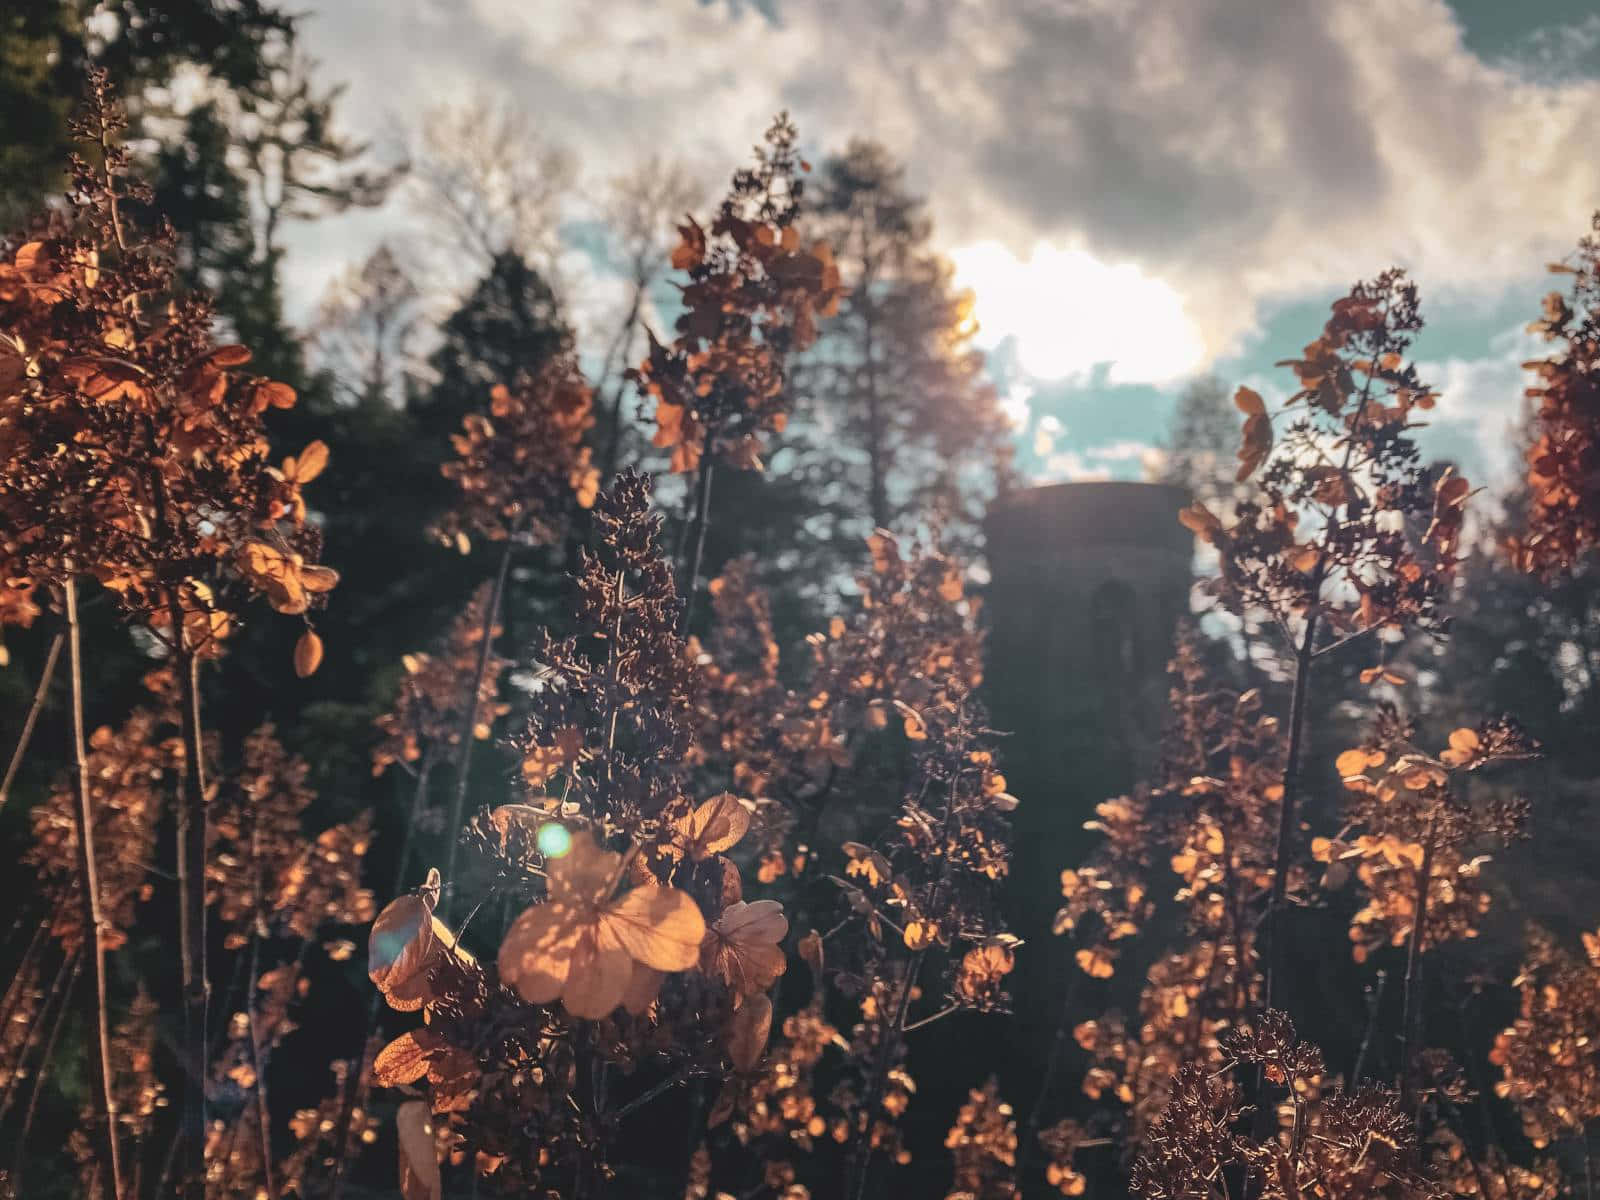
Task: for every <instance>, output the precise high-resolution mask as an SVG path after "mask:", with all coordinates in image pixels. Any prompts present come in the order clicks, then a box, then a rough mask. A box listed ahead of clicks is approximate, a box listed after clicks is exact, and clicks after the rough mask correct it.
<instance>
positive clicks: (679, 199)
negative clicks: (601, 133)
mask: <svg viewBox="0 0 1600 1200" xmlns="http://www.w3.org/2000/svg"><path fill="white" fill-rule="evenodd" d="M704 190H705V189H704V188H703V187H702V186H701V184H700V182H699V181H698V180H697V179H695V177H694V176H693V175H691V174H690V173H689V171H688V170H686V169H685V168H684V166H683V165H682V164H681V163H678V162H674V161H671V160H668V159H663V158H661V157H660V156H659V155H651V156H650V157H649V158H647V159H645V160H644V161H643V162H641V163H639V165H638V166H636V167H634V168H633V169H632V170H629V171H625V172H623V173H622V174H620V175H617V176H616V177H614V178H613V179H612V180H611V182H610V184H609V186H608V187H607V189H606V193H605V197H604V199H603V201H602V204H601V217H602V218H603V220H604V221H605V224H606V228H607V231H608V233H609V235H610V240H611V246H612V249H613V252H614V255H615V261H616V265H617V266H618V268H619V269H620V272H621V274H622V276H623V278H624V279H625V280H626V282H627V286H628V292H627V296H628V299H627V307H626V309H625V310H624V312H623V316H622V319H621V321H620V322H619V323H618V325H617V329H616V332H615V333H614V334H613V335H612V338H611V341H610V343H609V345H608V346H607V347H606V354H605V359H604V360H603V363H602V366H601V374H600V383H599V386H598V388H597V389H596V392H597V395H599V396H600V397H601V400H602V402H603V404H604V408H605V412H606V414H607V417H606V419H607V420H608V421H609V428H608V429H607V430H606V431H605V436H606V449H605V454H604V456H603V457H602V458H601V461H600V468H601V471H602V474H603V477H605V478H609V477H610V476H611V475H613V474H615V472H616V469H617V462H618V458H619V455H620V451H621V446H622V435H623V427H624V421H623V415H622V398H623V394H624V392H625V390H626V389H625V387H624V380H623V371H624V370H625V369H626V368H627V367H628V366H629V364H631V363H632V362H634V346H635V343H636V342H637V340H638V335H639V329H640V326H641V324H642V323H643V321H644V317H645V309H646V307H647V304H648V301H649V295H650V289H651V288H652V287H654V286H655V284H656V283H657V282H658V281H659V280H660V278H661V276H662V275H663V274H664V273H665V271H666V269H667V266H668V262H669V256H670V255H671V253H672V247H673V245H674V244H675V243H676V240H677V224H678V222H679V221H680V220H681V219H682V218H683V215H684V214H685V213H687V212H690V211H691V210H693V209H694V208H695V207H697V206H698V204H699V202H700V201H701V199H702V198H703V195H704ZM608 385H610V388H611V391H610V394H609V396H608V395H607V394H606V388H607V386H608Z"/></svg>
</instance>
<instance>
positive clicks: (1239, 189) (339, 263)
mask: <svg viewBox="0 0 1600 1200" xmlns="http://www.w3.org/2000/svg"><path fill="white" fill-rule="evenodd" d="M303 34H304V40H305V42H306V44H307V46H308V48H309V50H310V51H311V53H312V54H313V55H314V56H315V57H316V58H318V59H319V60H321V64H322V76H323V77H324V78H326V79H328V80H340V81H343V82H344V83H346V84H347V85H348V91H347V92H346V94H345V97H344V99H343V101H342V105H341V113H342V120H343V124H344V126H345V128H346V129H347V130H348V131H349V132H351V133H352V134H355V135H357V136H361V137H368V138H373V139H376V140H377V142H378V144H379V145H380V146H381V145H382V143H383V139H384V137H385V136H387V135H389V134H392V131H393V130H395V129H397V128H405V127H408V126H412V127H414V126H415V125H416V124H417V122H418V121H419V120H420V117H421V114H422V113H423V112H424V111H426V110H427V108H428V107H430V106H431V105H437V104H439V103H457V102H461V101H464V100H467V99H469V98H472V97H489V98H492V99H495V100H498V101H500V102H503V103H505V104H508V105H511V106H514V107H515V108H516V109H518V110H519V111H523V112H525V113H527V114H528V116H529V118H530V120H531V121H532V122H533V123H534V124H535V127H536V128H537V130H538V132H539V135H540V136H541V137H542V138H543V139H545V140H546V141H547V142H548V143H549V144H552V145H559V146H565V147H567V148H568V149H569V150H570V151H572V152H573V154H574V155H576V157H577V160H578V163H579V166H580V170H581V177H582V179H583V180H584V181H585V182H586V184H587V185H588V186H589V187H591V188H592V187H593V186H595V183H596V181H600V180H604V179H606V178H608V177H609V176H611V175H614V174H616V173H618V172H620V171H622V170H625V169H626V168H628V167H629V166H630V165H632V164H634V163H636V162H638V161H639V160H641V159H643V158H644V157H646V156H647V155H648V154H649V153H650V152H651V151H652V150H654V149H658V148H664V149H665V150H666V151H667V152H668V153H670V154H672V155H674V156H676V157H679V158H681V159H682V160H684V161H685V162H686V163H687V164H688V165H689V166H690V167H691V168H692V169H693V170H695V171H696V172H697V173H699V174H702V175H703V176H704V177H705V178H706V179H707V180H708V181H714V180H720V179H723V178H725V177H726V175H727V173H728V172H729V171H730V170H731V168H732V167H734V166H737V165H739V164H740V163H742V162H743V161H744V160H745V157H746V156H747V154H748V151H749V146H750V145H751V143H752V142H753V141H754V140H755V139H756V138H757V137H758V136H759V134H760V131H761V130H762V129H763V128H764V127H765V125H766V123H767V120H768V118H769V117H770V116H771V114H772V113H773V112H774V111H776V110H778V109H780V108H782V109H787V110H788V111H789V112H790V113H791V114H792V115H793V117H794V119H795V120H796V122H797V123H798V124H799V126H800V129H801V134H802V139H803V141H804V143H805V145H806V147H807V149H808V151H809V153H810V154H811V155H812V156H813V157H820V156H823V155H825V154H826V153H828V152H829V151H832V150H838V149H841V148H842V147H843V146H844V144H845V143H846V141H847V140H848V139H849V138H851V137H852V136H868V137H874V138H877V139H878V140H880V141H882V142H884V143H885V144H886V145H887V146H888V147H889V148H890V149H891V151H893V152H894V153H895V154H896V155H898V156H899V157H900V158H902V160H903V161H905V162H906V163H907V164H908V172H909V178H910V180H911V182H912V184H913V185H914V186H915V187H917V188H918V189H919V190H921V191H922V192H923V193H924V194H925V195H926V196H927V197H928V200H929V204H930V209H931V212H932V215H933V217H934V220H935V230H936V233H935V239H936V242H937V245H938V247H939V249H940V250H941V251H943V252H944V253H946V254H948V255H949V256H950V258H951V259H952V261H953V262H954V263H955V265H956V269H957V277H958V279H959V280H960V281H961V282H962V283H963V284H964V285H966V286H969V287H971V288H972V289H973V291H974V294H975V297H976V310H977V317H978V320H979V322H980V325H981V330H980V333H979V341H980V344H981V345H982V346H983V347H984V348H985V349H986V350H987V351H988V352H989V364H990V371H991V373H992V374H993V375H994V377H995V379H996V382H997V384H998V385H999V386H1000V388H1001V390H1002V394H1003V396H1004V397H1005V401H1006V404H1007V407H1008V412H1010V414H1011V415H1012V417H1013V419H1014V421H1015V423H1016V427H1017V438H1018V450H1019V463H1020V465H1021V466H1022V468H1023V469H1024V470H1025V471H1026V472H1027V473H1028V474H1029V475H1030V476H1031V477H1033V478H1035V479H1037V480H1039V481H1041V482H1044V481H1052V482H1053V481H1058V480H1064V479H1073V478H1093V477H1105V476H1112V477H1118V478H1138V477H1139V476H1140V475H1141V473H1142V472H1143V471H1144V470H1146V469H1148V467H1149V466H1150V464H1151V462H1152V457H1153V455H1154V454H1155V453H1158V451H1157V447H1158V445H1159V443H1160V440H1161V438H1162V436H1163V433H1164V430H1165V427H1166V424H1167V421H1168V419H1169V417H1170V413H1171V410H1172V405H1173V401H1174V397H1175V396H1176V394H1177V393H1178V392H1179V391H1180V390H1181V388H1182V387H1183V385H1184V383H1185V381H1186V380H1189V379H1192V378H1194V377H1195V376H1197V375H1200V374H1205V373H1211V374H1214V375H1216V376H1217V377H1218V378H1219V379H1221V380H1222V381H1223V382H1225V383H1226V384H1228V385H1229V386H1232V385H1236V384H1240V383H1247V384H1250V385H1251V386H1253V387H1256V388H1257V389H1258V390H1260V391H1261V392H1262V393H1263V394H1264V395H1266V396H1267V397H1268V398H1269V400H1270V399H1271V398H1273V397H1274V396H1281V395H1282V394H1283V393H1284V392H1285V390H1286V387H1287V383H1288V376H1287V373H1286V372H1285V371H1283V370H1282V369H1275V368H1274V367H1273V366H1272V364H1273V362H1274V361H1276V360H1278V359H1281V358H1283V357H1285V356H1287V355H1290V354H1293V353H1295V352H1296V351H1298V349H1299V348H1300V347H1301V346H1303V345H1304V344H1305V343H1306V342H1308V341H1310V340H1311V339H1312V338H1313V337H1314V336H1315V335H1316V334H1317V332H1318V330H1319V329H1320V326H1321V323H1322V320H1323V319H1324V316H1325V313H1326V308H1327V305H1328V303H1329V302H1330V301H1331V300H1332V299H1334V298H1335V297H1336V296H1338V295H1340V294H1342V293H1343V292H1344V291H1345V290H1347V288H1348V286H1349V285H1350V284H1351V283H1352V282H1354V281H1355V280H1356V279H1359V278H1364V277H1370V276H1372V275H1375V274H1377V273H1378V272H1379V271H1381V270H1382V269H1384V268H1385V267H1388V266H1390V265H1398V266H1401V267H1404V268H1406V269H1407V270H1408V271H1410V272H1411V273H1412V275H1413V277H1414V278H1415V279H1416V280H1417V282H1418V284H1419V286H1420V288H1421V292H1422V299H1423V311H1424V315H1425V317H1426V318H1427V319H1428V322H1429V328H1428V330H1427V331H1426V332H1425V333H1424V335H1423V337H1422V339H1421V340H1420V341H1419V344H1418V349H1417V358H1418V359H1419V361H1420V362H1421V364H1422V369H1423V378H1424V379H1425V380H1426V381H1428V382H1429V383H1431V384H1432V385H1434V386H1435V387H1436V388H1437V389H1438V390H1439V391H1440V393H1441V400H1440V404H1439V408H1438V409H1437V411H1436V412H1435V413H1434V414H1433V416H1434V422H1433V427H1432V428H1430V429H1429V430H1427V431H1425V433H1424V435H1423V438H1424V445H1425V448H1426V449H1427V450H1428V451H1429V452H1430V453H1431V454H1433V455H1435V456H1440V457H1450V458H1452V459H1454V460H1456V461H1457V462H1459V463H1460V464H1461V466H1462V468H1463V469H1464V470H1465V471H1466V472H1467V473H1468V474H1469V475H1471V476H1474V477H1476V478H1479V479H1488V480H1495V479H1502V480H1503V479H1504V478H1505V477H1506V476H1507V475H1508V473H1509V472H1510V470H1511V464H1510V461H1509V458H1508V455H1507V446H1508V443H1509V439H1508V437H1507V433H1508V430H1509V428H1510V427H1511V424H1512V422H1513V421H1514V420H1515V419H1516V416H1517V414H1518V412H1519V411H1520V406H1521V392H1522V387H1523V386H1524V385H1523V380H1522V378H1521V369H1520V365H1519V364H1520V363H1521V362H1522V361H1523V360H1525V359H1527V358H1528V357H1530V356H1531V354H1532V353H1533V352H1534V350H1535V349H1536V343H1535V342H1534V341H1533V340H1532V339H1531V338H1529V336H1528V335H1527V334H1525V333H1524V332H1523V327H1524V326H1525V325H1526V323H1527V322H1528V321H1529V320H1531V319H1532V318H1533V317H1534V316H1536V315H1537V309H1538V301H1539V298H1540V296H1542V294H1543V293H1544V292H1545V291H1547V290H1549V287H1550V286H1551V278H1550V276H1549V275H1547V274H1546V272H1545V270H1544V264H1546V263H1547V262H1549V261H1551V260H1554V259H1558V258H1560V257H1562V256H1563V255H1565V254H1566V253H1568V252H1569V251H1570V249H1571V248H1572V246H1573V244H1574V243H1575V242H1576V240H1577V239H1578V238H1579V237H1580V236H1581V235H1582V234H1583V233H1584V232H1586V230H1587V229H1588V225H1589V218H1590V215H1591V213H1592V212H1593V211H1594V210H1596V209H1600V11H1597V9H1596V6H1595V4H1594V3H1593V0H1527V2H1525V3H1521V4H1515V5H1513V4H1508V3H1505V2H1504V0H1455V3H1447V2H1446V0H1338V2H1337V3H1330V2H1328V0H610V2H607V3H586V2H580V0H321V2H320V3H318V2H313V3H312V4H311V5H310V7H309V9H308V10H307V17H306V19H305V21H304V25H303ZM709 191H710V185H709V184H708V193H709ZM406 221H407V218H406V217H405V216H404V214H403V213H402V212H401V211H399V206H397V205H391V206H390V207H389V208H388V209H386V210H383V211H379V212H376V213H372V212H363V213H358V214H351V215H347V216H342V217H339V218H334V219H327V220H323V221H320V222H317V223H315V224H310V225H303V226H300V227H298V228H296V229H294V230H292V231H291V234H290V239H289V249H290V255H289V261H288V274H287V281H288V285H289V295H290V298H291V310H292V311H295V312H298V313H300V314H306V313H308V312H309V311H310V310H311V309H312V307H313V306H314V303H315V297H316V296H317V295H318V294H319V293H320V291H321V290H322V288H323V287H324V286H326V284H327V282H328V280H329V279H330V278H332V277H333V276H334V275H335V274H337V272H338V271H339V270H340V269H341V268H343V267H345V266H347V265H348V264H350V263H352V262H354V261H358V260H359V259H360V257H362V255H363V254H364V253H365V252H366V251H367V250H369V249H370V248H372V247H373V246H375V245H376V244H377V242H378V241H379V240H380V239H382V238H390V239H396V238H404V237H406V236H414V230H409V229H408V226H407V223H406ZM576 278H577V279H578V281H579V282H580V284H582V285H583V290H585V291H586V292H587V293H588V299H587V301H586V302H583V303H580V304H579V306H578V308H579V310H580V311H579V313H578V316H579V320H580V329H583V328H584V327H585V325H592V326H593V328H594V330H595V331H596V332H597V331H598V330H599V329H600V328H601V327H602V326H603V324H604V321H605V313H606V311H607V305H608V304H611V303H613V302H614V300H615V297H616V296H617V294H618V290H617V287H616V286H615V285H614V281H611V280H608V279H607V278H606V277H605V274H604V270H603V268H598V267H595V266H594V264H588V265H583V264H581V263H580V265H579V267H578V268H577V273H576Z"/></svg>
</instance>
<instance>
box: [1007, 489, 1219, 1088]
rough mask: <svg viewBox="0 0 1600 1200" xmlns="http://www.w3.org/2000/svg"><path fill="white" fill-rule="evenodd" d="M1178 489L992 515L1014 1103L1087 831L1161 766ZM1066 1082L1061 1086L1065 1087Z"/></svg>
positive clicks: (1048, 990) (1181, 532)
mask: <svg viewBox="0 0 1600 1200" xmlns="http://www.w3.org/2000/svg"><path fill="white" fill-rule="evenodd" d="M1186 502H1187V495H1186V493H1185V492H1184V490H1183V489H1182V488H1178V487H1172V486H1168V485H1164V484H1153V483H1124V482H1094V483H1064V484H1057V485H1054V486H1049V487H1039V488H1032V489H1029V490H1026V491H1022V492H1018V493H1014V494H1013V495H1012V496H1011V497H1009V498H1008V500H1007V501H1006V502H1005V503H1004V504H1003V505H1001V506H997V507H996V509H995V510H994V511H993V512H992V513H991V514H990V518H989V524H988V557H989V567H990V570H991V572H992V575H993V579H992V582H991V584H990V588H989V598H988V601H987V609H988V624H989V666H988V675H987V680H986V689H987V692H988V701H989V706H990V716H991V720H992V723H993V725H994V727H995V728H996V729H999V730H1003V731H1005V732H1006V733H1007V734H1008V735H1009V736H1008V737H1007V738H1006V739H1005V741H1004V742H1003V743H1002V746H1001V761H1002V764H1003V769H1004V771H1005V774H1006V778H1007V781H1008V783H1009V784H1010V790H1011V792H1012V793H1013V794H1014V795H1016V796H1017V797H1019V798H1020V799H1021V801H1022V803H1021V806H1020V807H1019V808H1018V809H1017V811H1016V812H1015V813H1014V814H1013V818H1012V820H1013V827H1014V830H1015V839H1014V852H1013V858H1012V873H1011V879H1010V881H1009V882H1008V884H1007V889H1006V891H1007V915H1008V918H1009V920H1010V923H1011V928H1012V929H1013V931H1014V932H1015V933H1016V934H1017V935H1018V936H1019V937H1021V938H1023V939H1024V940H1025V941H1027V942H1028V943H1029V946H1028V949H1027V951H1026V952H1025V953H1023V954H1021V955H1019V956H1018V960H1017V970H1016V972H1015V974H1014V976H1013V980H1014V986H1013V988H1012V993H1013V997H1014V999H1015V1003H1016V1019H1015V1022H1014V1025H1013V1037H1012V1039H1011V1044H1012V1046H1013V1047H1014V1054H1013V1055H1012V1059H1013V1061H1012V1062H1011V1063H1010V1064H1009V1065H1008V1069H1007V1070H1006V1071H1005V1074H1007V1075H1010V1076H1012V1078H1011V1079H1010V1080H1009V1081H1008V1082H1009V1085H1010V1086H1009V1090H1008V1094H1009V1096H1010V1097H1011V1098H1012V1099H1013V1101H1014V1102H1015V1103H1016V1104H1017V1105H1018V1107H1019V1109H1020V1108H1022V1107H1024V1106H1026V1105H1028V1104H1030V1103H1031V1102H1032V1096H1033V1092H1034V1090H1035V1089H1036V1086H1037V1084H1036V1079H1037V1076H1038V1074H1039V1073H1041V1072H1042V1071H1043V1067H1044V1058H1045V1055H1046V1054H1047V1053H1048V1049H1047V1048H1048V1047H1049V1045H1050V1039H1051V1037H1052V1036H1053V1034H1054V1032H1055V1028H1056V1024H1057V1020H1058V1018H1059V1015H1060V1008H1061V1004H1062V1001H1063V999H1064V992H1065V989H1066V988H1067V987H1068V986H1069V985H1070V983H1071V980H1072V978H1073V975H1074V974H1075V973H1077V968H1076V966H1074V965H1073V963H1072V961H1071V946H1070V945H1069V944H1068V943H1069V939H1067V938H1060V937H1054V936H1052V934H1051V930H1050V926H1051V920H1052V918H1053V917H1054V915H1055V911H1056V909H1057V907H1058V905H1059V902H1060V896H1061V891H1060V876H1061V870H1062V868H1063V867H1068V866H1074V865H1076V864H1078V863H1079V862H1080V861H1081V860H1082V858H1083V856H1084V853H1085V851H1086V850H1088V849H1090V848H1092V846H1093V845H1094V844H1095V840H1096V839H1095V835H1094V834H1092V833H1089V832H1086V831H1085V830H1084V828H1083V823H1084V822H1085V821H1086V820H1089V819H1091V818H1092V816H1093V811H1094V806H1095V805H1096V804H1097V803H1099V802H1100V801H1101V800H1104V799H1106V798H1107V797H1110V796H1117V795H1121V794H1123V793H1126V792H1128V791H1129V790H1130V789H1131V788H1132V787H1133V785H1134V783H1135V781H1136V780H1138V779H1140V778H1141V777H1143V776H1145V775H1146V774H1147V773H1148V771H1149V769H1150V768H1151V767H1152V766H1153V765H1154V763H1155V760H1156V756H1157V754H1158V752H1159V748H1160V737H1161V727H1162V722H1163V719H1164V714H1165V711H1166V702H1167V680H1166V664H1167V661H1168V659H1169V658H1170V656H1171V651H1172V645H1173V636H1174V633H1175V631H1176V628H1177V625H1178V622H1179V620H1180V619H1181V618H1182V617H1183V616H1184V615H1185V614H1186V613H1187V612H1188V611H1189V590H1190V585H1191V578H1192V559H1193V542H1192V539H1191V537H1190V535H1189V532H1188V530H1186V529H1184V528H1183V526H1181V525H1180V524H1179V523H1178V510H1179V509H1180V508H1181V507H1183V505H1184V504H1185V503H1186ZM1068 1086H1069V1087H1070V1086H1071V1085H1070V1084H1069V1085H1068Z"/></svg>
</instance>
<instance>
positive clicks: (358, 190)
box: [231, 36, 404, 259]
mask: <svg viewBox="0 0 1600 1200" xmlns="http://www.w3.org/2000/svg"><path fill="white" fill-rule="evenodd" d="M269 53H270V64H271V65H270V69H269V70H268V71H267V73H266V74H265V76H264V77H263V79H262V80H261V82H260V83H258V84H256V85H254V86H252V87H250V88H246V89H243V90H240V91H238V92H236V93H235V94H234V96H233V98H232V99H233V102H234V103H235V104H236V106H237V112H236V114H235V116H234V118H233V120H232V122H231V124H232V126H233V129H234V141H235V144H236V145H237V146H238V147H239V149H240V151H241V152H242V157H243V160H244V166H245V170H246V176H247V178H248V179H249V181H250V185H251V192H252V197H251V199H252V204H253V207H254V208H255V210H256V216H257V219H258V220H259V223H260V224H259V231H258V236H257V239H256V245H257V252H258V255H259V257H261V258H263V259H271V258H274V257H275V256H276V255H277V254H278V253H279V252H280V251H281V249H282V247H281V246H280V245H279V242H278V232H279V227H280V225H281V224H282V223H283V222H284V221H286V220H305V219H309V218H312V217H318V216H323V215H326V214H328V213H338V212H343V211H345V210H346V209H349V208H352V207H360V208H373V207H376V206H377V205H379V204H382V203H383V201H384V199H385V198H386V197H387V196H388V194H389V190H390V188H391V187H392V186H393V184H394V182H395V181H396V180H397V179H398V178H399V176H400V175H401V174H402V173H403V171H404V167H402V166H381V165H372V164H366V163H363V162H362V161H361V160H363V159H364V158H366V156H367V151H368V146H367V144H366V143H364V142H355V141H351V140H349V139H348V138H345V137H343V136H341V135H340V134H339V133H338V132H337V131H336V130H335V129H334V121H333V110H334V106H335V104H336V103H337V102H338V99H339V97H340V95H341V94H342V93H343V91H344V88H343V87H342V86H339V87H332V88H326V89H323V88H318V87H317V86H316V84H315V82H314V81H313V76H314V75H315V73H316V67H317V64H316V61H315V60H314V59H312V58H311V57H310V56H309V55H307V54H305V53H303V52H302V51H301V50H300V49H299V47H298V46H297V45H296V44H295V42H294V39H293V38H292V36H285V37H283V38H281V39H278V41H277V42H276V44H275V45H274V47H273V49H272V50H271V51H270V52H269Z"/></svg>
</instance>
